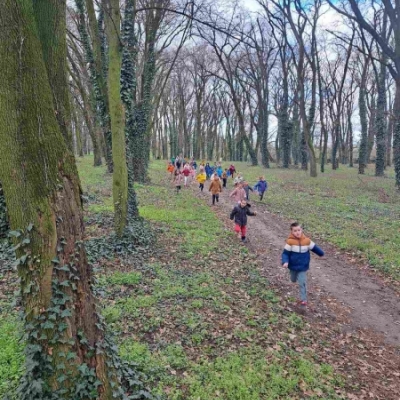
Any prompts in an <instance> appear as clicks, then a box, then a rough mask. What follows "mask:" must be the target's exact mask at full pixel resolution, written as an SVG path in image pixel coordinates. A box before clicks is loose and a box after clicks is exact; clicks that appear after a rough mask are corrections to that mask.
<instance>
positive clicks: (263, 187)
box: [254, 176, 268, 201]
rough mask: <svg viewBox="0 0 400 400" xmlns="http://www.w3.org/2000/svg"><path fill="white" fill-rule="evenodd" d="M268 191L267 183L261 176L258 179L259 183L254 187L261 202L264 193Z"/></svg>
mask: <svg viewBox="0 0 400 400" xmlns="http://www.w3.org/2000/svg"><path fill="white" fill-rule="evenodd" d="M267 189H268V183H267V181H266V180H265V178H264V177H263V176H260V177H259V178H258V182H257V183H256V184H255V185H254V190H256V191H257V192H258V195H259V196H260V201H261V200H262V199H263V197H264V193H265V192H266V191H267Z"/></svg>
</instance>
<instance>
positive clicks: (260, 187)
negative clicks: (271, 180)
mask: <svg viewBox="0 0 400 400" xmlns="http://www.w3.org/2000/svg"><path fill="white" fill-rule="evenodd" d="M267 189H268V183H267V181H258V182H257V183H256V184H255V185H254V190H257V192H260V193H264V192H265V191H266V190H267Z"/></svg>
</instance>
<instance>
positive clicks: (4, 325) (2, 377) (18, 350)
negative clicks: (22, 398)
mask: <svg viewBox="0 0 400 400" xmlns="http://www.w3.org/2000/svg"><path fill="white" fill-rule="evenodd" d="M20 336H21V332H20V324H19V323H18V322H17V320H16V318H14V317H10V316H1V315H0V398H3V396H5V395H6V394H7V393H8V392H10V391H12V390H13V389H14V388H15V387H16V386H17V385H18V383H19V380H20V378H21V375H22V365H23V362H24V356H23V348H24V346H23V344H22V343H21V341H20V340H19V337H20Z"/></svg>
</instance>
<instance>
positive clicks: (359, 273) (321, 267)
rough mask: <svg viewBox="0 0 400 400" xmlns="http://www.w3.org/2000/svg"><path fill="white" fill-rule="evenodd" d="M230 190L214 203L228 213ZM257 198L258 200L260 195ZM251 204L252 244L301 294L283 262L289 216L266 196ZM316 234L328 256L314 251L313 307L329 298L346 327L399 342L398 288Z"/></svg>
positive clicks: (274, 278) (268, 273)
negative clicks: (267, 201) (271, 209)
mask: <svg viewBox="0 0 400 400" xmlns="http://www.w3.org/2000/svg"><path fill="white" fill-rule="evenodd" d="M207 186H208V185H207ZM205 190H206V188H205ZM230 191H231V190H230V189H227V190H224V192H223V193H222V194H221V196H220V202H219V204H218V205H216V206H214V208H215V210H216V211H218V210H219V211H223V213H224V214H225V215H226V216H229V213H230V211H231V210H232V207H233V204H234V203H233V201H232V199H231V198H229V193H230ZM202 196H203V197H204V198H208V200H209V198H210V197H211V196H209V194H208V192H204V193H203V194H202ZM252 198H253V200H254V199H255V198H256V195H252ZM264 201H265V199H264ZM251 204H252V210H253V211H257V216H256V217H254V218H253V217H249V218H248V238H249V243H248V246H249V248H251V249H252V250H254V251H255V252H256V253H257V254H258V256H259V258H260V259H261V260H262V262H263V265H264V273H265V277H266V278H268V280H269V281H270V282H271V283H272V284H273V285H275V286H279V287H280V288H282V289H283V292H284V293H286V296H287V297H297V294H298V293H297V292H298V288H297V285H295V286H294V285H292V284H290V282H289V278H288V273H287V271H286V270H285V269H284V268H282V267H280V264H281V263H280V256H281V252H282V249H283V246H284V243H285V239H286V237H287V235H288V232H289V228H288V227H289V222H288V221H287V220H284V219H283V218H282V217H280V216H277V215H274V214H272V213H270V212H269V211H268V206H267V205H266V204H265V203H264V202H262V203H261V202H259V201H251ZM232 225H233V224H232ZM310 236H311V237H312V235H310ZM314 240H315V241H316V242H318V243H319V244H320V245H321V247H322V248H323V249H324V251H325V257H324V258H323V259H319V258H318V257H317V256H313V257H312V261H311V267H310V273H309V279H308V281H309V285H308V290H309V301H310V306H311V307H310V310H311V312H312V311H314V312H316V313H318V305H319V304H321V303H325V305H327V306H328V308H329V309H330V310H331V312H332V314H333V316H334V317H336V315H334V314H335V311H337V312H339V311H338V310H337V306H338V305H339V307H340V308H341V310H340V312H341V314H342V316H343V313H344V314H346V315H347V318H345V322H344V324H343V325H344V329H347V330H348V331H353V330H355V329H365V330H369V331H372V332H374V333H375V334H376V333H377V334H379V335H381V336H382V337H383V340H384V341H385V342H387V343H388V344H391V345H395V346H400V296H399V295H398V294H397V293H396V291H395V290H393V289H392V288H390V287H389V286H388V285H387V284H383V283H382V282H381V281H380V279H379V278H378V277H375V276H371V275H367V274H366V272H365V271H363V270H361V269H360V268H359V267H357V266H356V265H354V264H352V263H350V262H349V261H348V259H347V258H346V257H345V255H344V254H342V253H341V252H340V251H338V250H337V249H336V248H335V247H334V246H331V245H329V244H326V243H320V242H319V241H318V240H316V239H315V238H314ZM335 307H336V308H335Z"/></svg>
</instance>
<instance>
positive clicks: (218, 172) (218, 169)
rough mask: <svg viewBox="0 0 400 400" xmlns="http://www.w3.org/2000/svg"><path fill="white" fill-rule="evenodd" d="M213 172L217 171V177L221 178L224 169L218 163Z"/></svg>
mask: <svg viewBox="0 0 400 400" xmlns="http://www.w3.org/2000/svg"><path fill="white" fill-rule="evenodd" d="M215 172H216V173H217V175H218V177H219V178H221V177H222V173H223V172H224V170H223V169H222V167H221V164H220V165H218V167H217V169H216V170H215Z"/></svg>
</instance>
